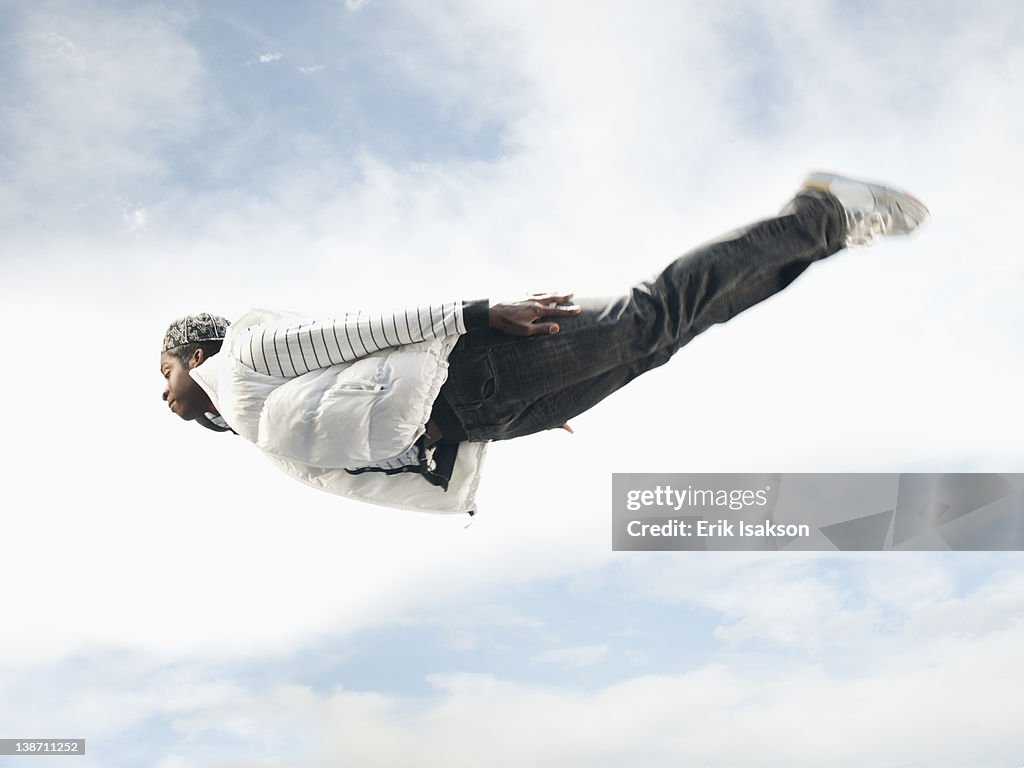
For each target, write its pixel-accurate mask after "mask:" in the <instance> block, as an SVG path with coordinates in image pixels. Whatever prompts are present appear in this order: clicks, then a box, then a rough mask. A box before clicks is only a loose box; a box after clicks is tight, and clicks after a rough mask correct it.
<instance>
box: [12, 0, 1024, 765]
mask: <svg viewBox="0 0 1024 768" xmlns="http://www.w3.org/2000/svg"><path fill="white" fill-rule="evenodd" d="M1022 39H1024V10H1022V9H1021V7H1020V5H1019V4H1016V3H1011V2H996V1H995V0H982V1H981V2H970V3H967V2H952V1H943V0H937V1H936V2H929V3H919V2H907V3H899V4H891V3H881V2H868V1H867V0H865V1H864V2H842V3H841V2H834V1H833V2H828V1H826V0H822V1H821V2H811V0H779V2H774V3H771V4H766V3H755V2H744V1H741V0H725V1H724V2H715V3H711V2H683V1H680V2H672V3H666V2H644V1H642V0H641V1H640V2H634V3H628V4H626V3H615V2H603V0H596V1H595V0H591V2H586V3H583V2H568V1H566V2H553V3H552V2H548V3H540V2H530V1H525V2H524V1H523V0H517V1H515V2H512V1H511V0H509V1H508V2H506V1H505V0H486V2H469V1H468V0H439V2H433V3H429V4H428V3H413V2H402V1H400V0H396V1H395V2H385V0H347V1H343V0H323V1H317V2H314V1H313V0H308V1H305V2H303V1H299V2H294V3H290V4H288V5H287V6H284V5H282V4H279V3H270V2H245V3H243V2H230V1H227V0H226V1H225V2H218V3H200V2H173V3H172V2H141V3H140V2H92V1H90V0H84V1H83V0H79V1H77V2H70V0H35V1H33V2H17V1H16V0H8V1H7V2H4V3H0V77H2V82H3V83H4V87H3V88H2V89H0V227H2V231H3V233H4V234H3V237H2V238H0V277H2V279H0V320H2V322H3V323H4V327H5V328H7V329H8V338H9V341H8V349H11V350H13V352H14V354H11V355H9V356H8V357H7V361H6V362H5V364H4V376H3V377H2V382H0V395H2V397H3V402H4V403H5V404H6V408H5V412H4V435H5V437H6V439H5V440H4V441H3V445H2V447H0V451H2V461H3V467H4V470H5V471H4V474H3V485H4V489H5V500H4V502H3V504H2V511H0V516H2V520H3V528H2V530H3V535H2V541H3V542H4V544H5V546H4V547H3V553H2V556H0V599H2V603H3V605H4V611H3V619H2V624H0V628H2V631H0V738H44V737H45V738H50V737H54V738H85V739H86V741H87V754H86V756H84V757H79V758H76V759H75V761H74V764H75V765H76V766H78V767H79V768H93V767H94V766H104V767H107V766H111V767H115V768H116V767H119V766H133V767H135V766H147V767H150V768H235V767H240V766H258V767H259V768H285V767H287V768H310V767H311V766H342V765H346V766H347V765H359V766H390V765H396V764H403V765H409V766H423V767H424V768H427V767H430V766H441V765H444V766H471V765H472V766H475V765H479V764H482V763H485V762H486V763H487V764H490V765H495V766H505V765H508V766H513V765H515V766H521V765H536V766H562V765H567V764H568V765H594V766H605V765H607V766H612V765H616V766H617V765H622V764H625V763H635V764H643V765H647V766H655V767H657V766H675V765H679V764H693V765H700V766H706V767H707V768H717V767H718V766H735V765H745V766H758V767H763V768H775V767H776V766H788V767H792V766H819V765H822V764H828V765H833V766H840V767H841V766H864V765H873V766H882V767H884V768H912V767H916V766H929V768H931V767H933V766H950V767H956V768H961V767H963V768H967V767H973V766H979V767H980V766H986V767H989V766H1000V765H1005V766H1012V765H1021V764H1024V736H1022V735H1021V730H1020V728H1019V715H1017V709H1018V708H1019V706H1018V705H1019V691H1020V686H1021V683H1022V682H1024V656H1022V655H1021V653H1020V648H1021V647H1024V624H1022V622H1021V616H1022V612H1024V561H1022V558H1021V557H1020V555H1019V554H1018V553H948V552H947V553H941V552H922V553H909V552H901V553H897V552H885V553H867V554H851V553H846V554H836V553H724V552H716V553H703V554H700V553H685V552H675V553H672V552H661V553H654V552H631V553H625V552H619V553H615V552H611V545H610V518H611V510H610V503H609V501H610V492H611V475H612V473H613V472H869V471H870V472H1017V471H1022V467H1024V448H1022V442H1021V440H1020V436H1021V434H1022V427H1024V406H1022V404H1021V403H1022V401H1021V398H1020V396H1019V382H1020V381H1021V380H1022V378H1024V364H1022V356H1021V354H1020V350H1021V349H1022V347H1024V330H1022V329H1024V322H1022V320H1024V313H1022V310H1021V306H1022V305H1021V302H1020V298H1019V297H1020V293H1021V291H1020V289H1021V286H1022V285H1024V260H1022V259H1021V255H1020V248H1019V246H1018V244H1017V240H1016V237H1015V233H1014V230H1013V226H1014V223H1013V222H1014V221H1015V220H1017V219H1018V218H1019V215H1020V214H1019V211H1018V210H1017V207H1018V204H1017V203H1016V202H1015V201H1019V199H1020V190H1019V186H1020V179H1021V178H1024V173H1022V172H1024V167H1022V166H1024V162H1022V155H1021V153H1020V149H1019V148H1020V146H1021V142H1022V139H1024V106H1022V102H1021V99H1020V96H1019V83H1020V82H1021V81H1022V79H1024V45H1022V42H1021V41H1022ZM816 169H825V170H836V171H839V172H842V173H846V174H850V175H856V176H863V177H866V178H871V179H880V180H882V181H886V182H891V183H893V184H895V185H897V186H900V187H904V188H907V189H909V190H911V191H912V192H913V193H914V194H916V195H917V196H919V197H920V198H922V199H923V200H924V201H925V202H926V203H927V204H928V206H929V208H930V209H931V211H932V218H931V219H930V220H929V221H928V222H927V223H926V225H925V226H924V227H922V229H921V231H920V232H919V233H917V234H916V235H915V236H914V237H912V238H907V239H903V240H896V241H892V240H886V241H884V242H881V243H878V244H877V245H875V246H873V247H872V248H870V249H856V250H853V249H851V250H848V251H843V252H841V253H839V254H836V255H835V256H833V257H832V258H830V259H828V260H827V261H824V262H821V263H818V264H815V265H813V267H812V268H811V269H809V270H808V271H807V272H806V273H805V274H804V275H802V276H801V277H800V278H799V279H798V280H797V281H796V282H795V283H794V284H793V285H792V286H790V287H789V288H787V289H786V290H785V291H784V292H783V293H782V294H780V295H778V296H775V297H773V298H771V299H769V300H768V301H766V302H764V303H763V304H760V305H758V306H757V307H754V308H753V309H751V310H749V311H748V312H745V313H743V314H742V315H741V316H739V317H737V318H735V319H733V320H731V321H730V322H729V323H726V324H724V325H721V326H716V327H714V328H712V329H710V330H708V331H707V332H705V333H704V334H702V335H701V336H700V337H698V338H697V339H695V340H694V341H693V342H691V343H690V344H689V345H688V346H686V347H685V348H684V349H683V350H682V351H681V352H680V353H679V355H678V356H677V358H676V359H674V360H672V361H671V362H670V363H669V364H667V365H665V366H663V367H662V368H659V369H658V370H656V371H652V372H651V373H649V374H646V375H645V376H643V377H641V378H640V379H638V380H637V381H636V382H633V383H632V384H631V385H630V386H629V387H628V388H626V389H624V390H623V391H621V392H618V393H616V394H615V395H614V396H613V397H611V398H609V399H608V400H607V401H605V402H603V403H601V404H600V405H599V406H597V407H596V408H595V409H594V410H592V411H590V412H588V413H587V414H584V415H583V416H581V417H579V418H578V419H576V420H574V421H573V422H572V425H573V427H574V429H575V434H571V435H570V434H568V433H567V432H564V431H562V430H554V431H551V432H548V433H543V434H540V435H534V436H531V437H528V438H523V439H521V440H516V441H511V442H507V443H496V444H494V445H492V446H490V448H489V451H488V457H487V460H486V466H485V468H484V479H483V484H482V486H481V489H480V492H479V495H478V503H479V510H480V513H479V514H478V515H477V516H476V517H475V518H474V519H473V520H472V522H471V523H468V524H467V520H466V519H464V517H463V516H443V515H431V514H424V513H414V512H406V511H399V510H390V509H386V508H380V507H373V506H367V505H360V504H355V503H351V502H348V501H345V500H343V499H341V498H339V497H333V496H329V495H327V494H323V493H320V492H317V491H315V490H313V489H311V488H307V487H305V486H302V485H300V484H298V483H296V482H295V481H294V480H292V479H291V478H289V477H288V476H286V475H285V474H284V473H282V472H281V471H279V470H278V469H275V468H274V466H273V465H272V464H271V463H270V462H268V461H267V460H266V459H265V458H264V457H263V456H261V455H260V453H259V451H258V450H257V449H256V448H255V446H253V445H250V444H247V443H244V441H242V440H237V439H234V438H233V437H231V436H229V435H221V434H215V433H212V432H208V431H206V430H197V429H195V428H194V426H193V425H191V424H185V423H183V422H181V421H179V420H177V419H173V418H172V417H171V416H170V415H168V413H167V411H166V406H165V404H164V403H163V402H162V401H161V400H158V396H159V394H160V392H162V388H163V381H162V379H161V376H160V372H159V366H158V352H159V343H160V340H161V339H162V336H163V333H164V331H165V329H166V327H167V324H168V323H169V322H170V321H171V320H173V319H174V318H176V317H180V316H181V315H183V314H186V313H189V312H199V311H210V312H215V313H218V314H222V315H225V316H227V317H229V318H233V317H239V316H240V315H241V314H242V313H244V312H245V311H246V310H248V309H249V308H250V307H263V306H265V307H276V308H282V309H290V310H294V311H303V312H307V313H311V314H316V313H324V314H334V313H337V312H339V311H346V310H348V309H351V308H352V307H357V308H387V307H390V306H393V305H394V306H401V305H404V304H406V303H423V302H425V301H431V302H440V301H448V300H452V299H462V298H478V297H490V298H491V299H492V301H497V300H501V299H508V298H512V299H514V298H519V297H521V296H523V295H525V294H527V293H530V292H533V291H541V290H549V289H553V290H567V291H575V292H576V294H577V296H602V295H612V294H616V293H619V292H622V291H624V290H626V289H627V288H628V287H629V286H630V285H632V284H634V283H635V282H637V281H639V280H641V279H645V278H647V277H649V276H650V275H652V274H653V273H655V272H656V271H657V270H659V269H660V268H661V267H662V266H664V265H665V264H666V263H667V262H668V261H669V260H671V259H672V258H674V257H675V256H677V255H679V254H681V253H683V252H685V251H686V250H688V249H689V248H692V247H694V246H696V245H699V244H700V243H702V242H705V241H707V240H710V239H711V238H713V237H716V236H717V235H719V234H721V233H723V232H725V231H728V230H731V229H733V228H735V227H738V226H740V225H742V224H745V223H747V222H749V221H753V220H756V219H758V218H762V217H765V216H770V215H772V214H773V213H774V212H776V211H778V210H779V209H780V208H781V207H782V206H783V205H784V204H785V203H786V201H787V200H788V199H789V197H790V196H791V195H792V194H793V192H795V191H796V189H797V188H798V187H799V184H800V182H801V180H802V178H803V175H804V174H805V173H806V172H808V171H811V170H816ZM0 761H5V762H2V763H0V764H2V765H3V766H7V765H11V766H20V765H22V764H25V759H20V760H19V759H17V758H0ZM33 765H34V763H33Z"/></svg>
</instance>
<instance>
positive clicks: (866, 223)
mask: <svg viewBox="0 0 1024 768" xmlns="http://www.w3.org/2000/svg"><path fill="white" fill-rule="evenodd" d="M891 227H892V214H891V213H889V211H887V210H884V209H882V210H879V209H878V208H872V209H870V210H863V209H861V210H854V211H847V212H846V245H848V246H849V245H869V244H870V243H871V242H872V241H873V240H874V239H875V238H876V237H879V236H880V235H884V234H885V233H886V232H887V231H888V230H889V229H890V228H891Z"/></svg>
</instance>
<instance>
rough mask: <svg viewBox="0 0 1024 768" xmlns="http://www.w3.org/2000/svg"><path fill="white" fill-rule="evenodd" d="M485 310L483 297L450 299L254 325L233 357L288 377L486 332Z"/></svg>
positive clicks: (243, 337)
mask: <svg viewBox="0 0 1024 768" xmlns="http://www.w3.org/2000/svg"><path fill="white" fill-rule="evenodd" d="M488 308H489V302H488V301H487V299H479V300H475V301H466V302H459V301H453V302H448V303H446V304H436V305H432V306H426V307H406V308H405V309H403V310H399V311H397V312H392V313H379V312H378V313H369V312H350V313H347V314H346V315H345V317H344V318H341V319H336V318H325V319H322V320H307V321H303V322H300V323H296V324H295V325H290V326H286V327H279V328H275V327H265V326H256V327H254V328H251V329H250V330H248V331H246V332H245V334H244V335H243V336H242V338H241V339H240V342H239V346H238V356H239V359H240V360H241V362H242V364H243V365H245V366H247V367H249V368H251V369H252V370H254V371H257V372H258V373H262V374H265V375H267V376H280V377H284V378H292V377H295V376H301V375H302V374H304V373H308V372H309V371H315V370H317V369H319V368H326V367H327V366H330V365H336V364H338V363H347V362H351V361H353V360H358V359H359V358H361V357H366V356H367V355H371V354H373V353H374V352H377V351H379V350H381V349H387V348H389V347H397V346H401V345H403V344H413V343H415V342H418V341H426V340H427V339H437V338H444V337H445V336H455V335H460V334H463V333H466V332H467V331H470V330H473V329H474V328H486V327H487V326H488Z"/></svg>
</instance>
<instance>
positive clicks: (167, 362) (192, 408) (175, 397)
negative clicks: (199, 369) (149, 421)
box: [160, 349, 210, 421]
mask: <svg viewBox="0 0 1024 768" xmlns="http://www.w3.org/2000/svg"><path fill="white" fill-rule="evenodd" d="M203 359H204V358H203V351H202V350H201V349H199V350H196V353H195V354H194V355H193V356H192V358H190V359H189V361H188V362H189V364H188V367H187V368H186V367H185V366H184V365H182V364H181V361H180V360H179V359H178V358H176V357H175V356H174V355H170V354H168V353H167V352H164V353H163V354H162V355H160V373H162V374H163V376H164V379H165V380H166V381H167V386H166V387H165V388H164V395H163V397H164V401H165V402H166V403H167V405H168V407H169V408H170V409H171V410H172V411H174V412H175V413H176V414H178V416H180V417H181V418H183V419H185V420H186V421H191V420H192V419H194V418H196V417H197V416H202V415H203V411H205V410H207V409H208V408H209V406H210V398H209V396H208V395H207V394H206V392H204V391H203V388H202V387H200V386H199V384H198V383H197V382H196V380H195V379H193V378H192V377H191V376H189V375H188V371H189V369H190V368H195V367H196V366H197V365H199V363H201V362H202V361H203Z"/></svg>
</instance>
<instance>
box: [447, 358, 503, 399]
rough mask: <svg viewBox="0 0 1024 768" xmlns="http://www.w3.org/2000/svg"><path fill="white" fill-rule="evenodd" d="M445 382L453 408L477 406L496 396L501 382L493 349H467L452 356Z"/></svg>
mask: <svg viewBox="0 0 1024 768" xmlns="http://www.w3.org/2000/svg"><path fill="white" fill-rule="evenodd" d="M445 386H446V389H447V392H448V398H449V402H451V405H452V407H453V408H476V407H479V406H481V405H483V404H484V403H487V402H489V401H491V400H493V399H494V398H495V397H497V396H498V393H499V391H500V383H499V381H498V374H497V370H496V368H495V366H494V360H493V358H492V357H491V352H490V350H487V349H466V350H463V351H462V353H461V354H459V355H458V356H453V357H451V358H449V360H448V383H447V384H446V385H445Z"/></svg>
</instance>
